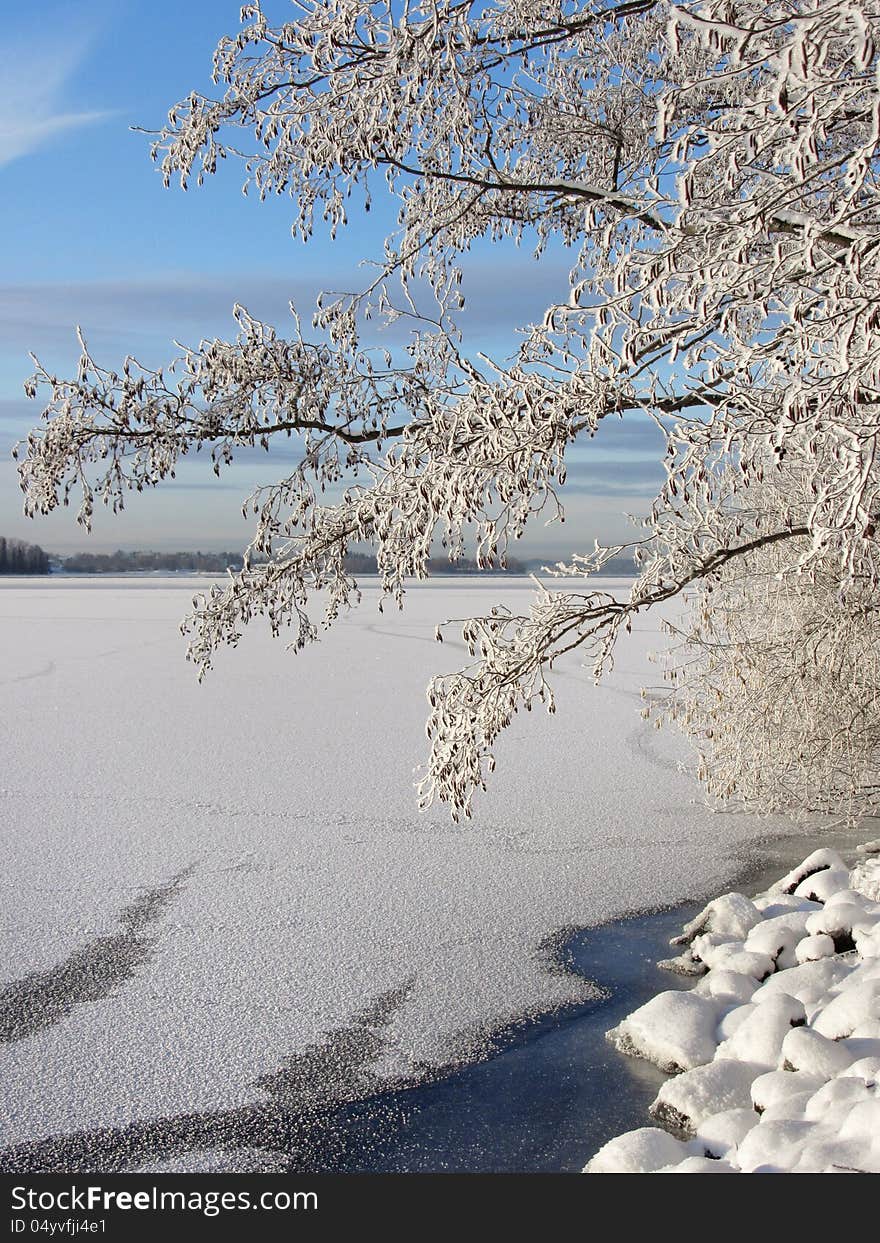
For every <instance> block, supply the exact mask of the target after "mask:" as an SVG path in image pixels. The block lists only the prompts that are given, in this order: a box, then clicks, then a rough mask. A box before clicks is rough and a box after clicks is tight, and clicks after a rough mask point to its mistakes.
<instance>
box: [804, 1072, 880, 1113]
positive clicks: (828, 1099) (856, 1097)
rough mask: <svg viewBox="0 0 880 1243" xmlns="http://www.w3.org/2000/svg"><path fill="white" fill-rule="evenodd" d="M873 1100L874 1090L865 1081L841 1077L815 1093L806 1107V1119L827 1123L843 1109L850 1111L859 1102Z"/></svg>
mask: <svg viewBox="0 0 880 1243" xmlns="http://www.w3.org/2000/svg"><path fill="white" fill-rule="evenodd" d="M873 1099H874V1088H872V1087H869V1085H868V1084H867V1083H866V1082H865V1080H864V1079H858V1078H855V1077H854V1076H851V1075H841V1076H840V1077H839V1078H838V1079H830V1080H829V1081H828V1083H824V1084H823V1085H822V1087H821V1088H818V1089H817V1091H815V1092H814V1093H813V1095H812V1096H811V1097H810V1099H809V1100H808V1101H807V1103H806V1105H805V1106H804V1117H805V1118H806V1120H807V1121H808V1122H825V1121H826V1119H827V1118H828V1117H829V1115H830V1114H832V1113H836V1112H837V1111H838V1110H839V1109H840V1108H841V1107H843V1108H845V1109H847V1110H849V1109H850V1108H851V1107H852V1106H853V1105H855V1104H857V1103H858V1102H859V1101H868V1100H873Z"/></svg>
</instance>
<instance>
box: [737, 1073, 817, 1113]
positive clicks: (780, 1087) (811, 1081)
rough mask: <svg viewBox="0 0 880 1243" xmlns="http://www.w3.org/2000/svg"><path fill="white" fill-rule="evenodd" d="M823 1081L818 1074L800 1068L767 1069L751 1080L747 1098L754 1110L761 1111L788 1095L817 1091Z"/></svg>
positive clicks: (786, 1097)
mask: <svg viewBox="0 0 880 1243" xmlns="http://www.w3.org/2000/svg"><path fill="white" fill-rule="evenodd" d="M823 1082H824V1080H823V1079H821V1078H820V1077H819V1076H818V1075H810V1074H807V1073H806V1072H805V1071H802V1070H768V1071H767V1072H766V1073H765V1074H763V1075H758V1076H756V1078H755V1079H753V1080H752V1083H751V1086H750V1089H749V1098H750V1100H751V1103H752V1105H753V1106H754V1108H755V1110H756V1111H757V1112H758V1113H763V1112H764V1111H765V1110H766V1109H769V1108H770V1107H771V1106H772V1105H775V1104H777V1103H778V1102H779V1101H781V1100H787V1099H788V1097H790V1096H801V1095H803V1093H805V1092H810V1093H812V1092H815V1091H817V1089H818V1088H821V1087H822V1084H823Z"/></svg>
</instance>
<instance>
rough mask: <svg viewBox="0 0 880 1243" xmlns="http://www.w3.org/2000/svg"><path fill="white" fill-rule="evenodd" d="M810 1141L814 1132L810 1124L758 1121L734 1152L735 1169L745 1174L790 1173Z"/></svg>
mask: <svg viewBox="0 0 880 1243" xmlns="http://www.w3.org/2000/svg"><path fill="white" fill-rule="evenodd" d="M811 1139H815V1129H814V1127H813V1125H812V1123H810V1122H799V1121H797V1120H795V1119H790V1118H786V1119H780V1120H779V1121H776V1122H763V1121H762V1122H761V1123H759V1125H758V1126H756V1127H752V1129H751V1131H749V1133H748V1135H746V1136H745V1138H744V1139H743V1141H742V1143H741V1144H740V1145H739V1147H738V1148H737V1150H736V1161H737V1165H738V1166H739V1168H740V1169H741V1170H742V1171H743V1172H744V1173H746V1174H749V1173H759V1172H765V1173H772V1172H776V1171H782V1170H790V1169H791V1168H792V1167H793V1166H794V1165H796V1163H797V1161H798V1160H799V1158H800V1155H801V1153H802V1151H803V1149H804V1148H805V1147H806V1145H807V1144H808V1143H809V1142H810V1140H811Z"/></svg>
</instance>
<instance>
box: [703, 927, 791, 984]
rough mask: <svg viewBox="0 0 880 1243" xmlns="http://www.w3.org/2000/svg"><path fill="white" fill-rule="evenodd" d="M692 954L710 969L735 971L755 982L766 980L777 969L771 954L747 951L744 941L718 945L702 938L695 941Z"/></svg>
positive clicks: (726, 942) (725, 942)
mask: <svg viewBox="0 0 880 1243" xmlns="http://www.w3.org/2000/svg"><path fill="white" fill-rule="evenodd" d="M692 952H693V953H694V954H695V955H696V956H697V957H698V958H700V959H701V960H702V961H703V962H704V963H705V964H706V966H707V967H709V968H710V969H711V968H720V969H721V970H722V971H733V972H735V973H736V974H737V975H748V976H751V977H752V979H755V980H765V979H766V978H767V976H769V975H772V974H773V972H774V971H775V969H776V964H775V963H774V961H773V959H772V958H771V957H770V955H769V954H759V953H757V952H755V951H753V950H747V949H746V948H745V943H744V942H743V941H724V942H722V944H720V945H717V944H713V943H712V942H711V941H710V940H709V939H708V938H706V937H702V936H701V937H697V938H696V940H695V941H694V943H693V946H692Z"/></svg>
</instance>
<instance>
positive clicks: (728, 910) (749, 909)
mask: <svg viewBox="0 0 880 1243" xmlns="http://www.w3.org/2000/svg"><path fill="white" fill-rule="evenodd" d="M760 921H761V912H760V911H759V910H758V908H757V907H756V906H755V904H754V903H753V902H751V901H750V900H749V899H748V898H747V897H745V895H744V894H741V893H726V894H724V895H723V896H722V897H720V898H715V899H714V900H713V901H712V902H710V903H709V904H708V906H705V907H703V909H702V911H700V913H699V915H697V916H696V917H695V918H694V919H692V920H691V922H690V923H689V924H685V926H684V927H683V928H682V930H681V934H680V935H679V936H677V937H673V939H672V940H671V941H670V945H689V944H690V942H691V941H693V939H694V937H696V936H697V935H698V934H700V933H707V932H708V933H712V934H714V935H715V936H718V937H723V938H724V939H725V940H729V941H742V940H744V939H745V937H746V935H747V933H748V932H749V931H750V929H752V928H754V926H755V925H756V924H758V923H760Z"/></svg>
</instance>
